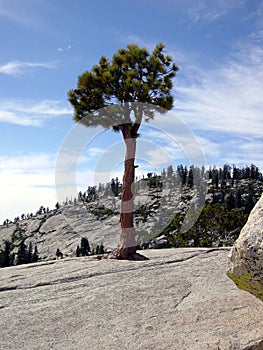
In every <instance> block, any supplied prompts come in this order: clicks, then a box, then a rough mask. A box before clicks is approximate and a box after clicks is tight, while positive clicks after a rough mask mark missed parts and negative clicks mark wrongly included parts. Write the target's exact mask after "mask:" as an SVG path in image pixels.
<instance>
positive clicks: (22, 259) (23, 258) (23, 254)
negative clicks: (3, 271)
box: [17, 240, 27, 265]
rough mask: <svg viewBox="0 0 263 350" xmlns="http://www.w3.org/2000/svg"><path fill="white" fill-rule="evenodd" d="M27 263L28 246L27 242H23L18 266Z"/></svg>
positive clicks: (19, 248) (20, 246)
mask: <svg viewBox="0 0 263 350" xmlns="http://www.w3.org/2000/svg"><path fill="white" fill-rule="evenodd" d="M26 263H27V245H26V244H25V241H24V240H22V241H21V242H20V245H19V247H18V252H17V265H20V264H26Z"/></svg>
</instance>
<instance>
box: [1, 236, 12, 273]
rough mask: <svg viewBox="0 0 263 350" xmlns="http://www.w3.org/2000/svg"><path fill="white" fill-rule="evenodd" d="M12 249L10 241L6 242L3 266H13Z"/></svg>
mask: <svg viewBox="0 0 263 350" xmlns="http://www.w3.org/2000/svg"><path fill="white" fill-rule="evenodd" d="M11 249H12V243H11V242H9V241H5V248H4V251H3V260H2V266H3V267H7V266H11V265H12V263H11V260H12V259H11Z"/></svg>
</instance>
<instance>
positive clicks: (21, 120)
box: [0, 100, 72, 127]
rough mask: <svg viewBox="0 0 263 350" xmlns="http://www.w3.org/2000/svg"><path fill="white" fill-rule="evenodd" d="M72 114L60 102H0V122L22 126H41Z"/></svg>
mask: <svg viewBox="0 0 263 350" xmlns="http://www.w3.org/2000/svg"><path fill="white" fill-rule="evenodd" d="M69 114H72V110H71V109H68V108H66V107H65V106H64V105H63V104H62V103H61V102H60V101H50V100H45V101H41V102H38V103H36V102H32V101H23V100H19V101H17V100H15V101H14V100H10V101H4V100H2V101H1V104H0V122H6V123H10V124H17V125H24V126H37V127H40V126H43V125H44V124H45V121H47V120H48V119H50V118H54V117H58V116H62V115H69Z"/></svg>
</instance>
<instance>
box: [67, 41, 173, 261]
mask: <svg viewBox="0 0 263 350" xmlns="http://www.w3.org/2000/svg"><path fill="white" fill-rule="evenodd" d="M164 49H165V45H164V44H163V43H160V44H157V45H156V47H155V49H154V50H153V51H152V53H151V54H150V53H149V52H148V50H147V49H145V48H140V47H139V46H138V45H134V44H133V45H132V44H131V45H128V47H127V49H120V50H118V51H117V52H116V53H115V54H114V55H113V58H112V60H109V59H108V58H107V57H105V56H102V57H101V58H100V60H99V63H98V64H97V65H95V66H93V67H92V69H91V70H90V71H86V72H84V73H83V74H82V75H80V76H79V77H78V85H77V88H76V89H72V90H70V91H69V93H68V97H69V102H70V103H71V104H72V106H73V108H74V119H75V121H76V122H79V123H82V124H83V125H85V126H87V127H93V126H98V125H100V126H102V127H103V128H105V129H112V130H113V131H115V132H120V133H121V134H122V137H123V140H124V144H125V149H126V155H125V160H124V176H123V190H122V198H121V210H120V211H121V213H120V222H121V236H120V243H121V244H120V247H119V249H118V251H117V252H116V257H117V258H118V259H137V258H138V257H139V254H137V253H136V249H137V245H136V239H135V229H134V222H133V212H134V203H133V186H134V182H135V181H134V180H135V165H134V161H135V156H136V140H137V138H138V136H139V129H140V126H141V124H142V121H143V120H145V121H149V120H150V119H153V118H154V115H155V111H158V112H159V113H165V112H166V111H167V110H171V109H172V107H173V96H172V94H171V93H172V87H173V78H174V77H175V74H176V72H177V71H178V67H177V66H176V64H175V63H173V59H172V57H171V56H170V55H166V54H165V51H164ZM113 103H115V104H114V105H113ZM140 258H141V257H140Z"/></svg>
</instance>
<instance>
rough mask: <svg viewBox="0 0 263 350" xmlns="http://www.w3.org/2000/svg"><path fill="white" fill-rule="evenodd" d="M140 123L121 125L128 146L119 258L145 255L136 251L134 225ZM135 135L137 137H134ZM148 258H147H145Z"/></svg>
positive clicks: (136, 257) (122, 199)
mask: <svg viewBox="0 0 263 350" xmlns="http://www.w3.org/2000/svg"><path fill="white" fill-rule="evenodd" d="M138 129H139V125H136V124H135V125H134V126H133V127H132V126H131V124H123V125H121V126H120V130H121V131H122V135H123V139H124V142H125V146H126V154H125V161H124V176H123V189H122V198H121V213H120V220H121V235H120V247H119V249H118V251H117V253H116V257H117V259H123V260H143V258H144V257H143V256H142V255H140V254H138V253H136V239H135V228H134V225H133V213H134V203H133V191H134V179H135V167H134V160H135V153H136V137H137V130H138ZM134 136H135V137H134ZM145 259H146V258H145Z"/></svg>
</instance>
